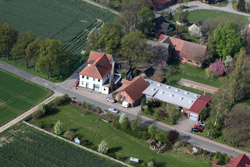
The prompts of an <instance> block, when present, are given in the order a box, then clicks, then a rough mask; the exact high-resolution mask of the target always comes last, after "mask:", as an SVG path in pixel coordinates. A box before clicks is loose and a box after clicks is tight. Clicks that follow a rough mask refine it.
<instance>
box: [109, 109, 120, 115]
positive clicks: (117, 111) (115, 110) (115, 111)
mask: <svg viewBox="0 0 250 167" xmlns="http://www.w3.org/2000/svg"><path fill="white" fill-rule="evenodd" d="M109 111H111V112H113V113H116V114H117V113H119V112H120V111H119V110H117V109H116V108H109Z"/></svg>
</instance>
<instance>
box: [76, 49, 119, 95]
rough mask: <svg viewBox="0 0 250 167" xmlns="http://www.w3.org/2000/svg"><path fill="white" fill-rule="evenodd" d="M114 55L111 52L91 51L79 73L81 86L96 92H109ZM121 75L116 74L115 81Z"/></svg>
mask: <svg viewBox="0 0 250 167" xmlns="http://www.w3.org/2000/svg"><path fill="white" fill-rule="evenodd" d="M112 63H113V57H112V55H110V54H105V53H100V52H95V51H91V52H90V54H89V58H88V60H87V61H86V62H85V63H84V65H83V70H82V71H81V72H80V74H79V86H80V87H83V88H87V89H91V90H94V91H96V92H100V93H104V94H109V77H110V74H111V69H112ZM119 79H120V75H117V74H115V79H114V80H115V82H117V81H119Z"/></svg>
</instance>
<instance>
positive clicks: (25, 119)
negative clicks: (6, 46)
mask: <svg viewBox="0 0 250 167" xmlns="http://www.w3.org/2000/svg"><path fill="white" fill-rule="evenodd" d="M31 119H32V115H29V116H27V117H26V118H24V121H26V122H28V121H30V120H31Z"/></svg>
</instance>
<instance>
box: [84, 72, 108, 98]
mask: <svg viewBox="0 0 250 167" xmlns="http://www.w3.org/2000/svg"><path fill="white" fill-rule="evenodd" d="M109 77H110V73H109V74H108V75H107V76H106V78H104V79H103V80H102V79H98V78H93V77H88V76H83V75H80V78H79V79H80V82H79V86H81V87H85V88H88V89H93V90H94V91H96V92H100V93H103V94H109V87H105V86H103V85H104V83H105V82H106V81H107V80H108V79H109Z"/></svg>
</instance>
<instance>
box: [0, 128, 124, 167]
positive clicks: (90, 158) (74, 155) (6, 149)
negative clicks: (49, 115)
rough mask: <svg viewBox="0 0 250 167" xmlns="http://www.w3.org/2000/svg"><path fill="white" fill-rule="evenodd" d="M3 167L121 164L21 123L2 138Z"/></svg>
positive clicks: (0, 141) (75, 166)
mask: <svg viewBox="0 0 250 167" xmlns="http://www.w3.org/2000/svg"><path fill="white" fill-rule="evenodd" d="M0 162H1V165H0V166H4V167H13V166H26V167H34V166H36V167H51V166H60V167H66V166H72V167H77V166H88V167H106V166H109V167H119V166H120V165H119V164H117V163H115V162H112V161H109V160H106V159H104V158H102V157H99V156H97V155H94V154H92V153H90V152H87V151H85V150H82V149H80V148H77V147H75V146H72V145H70V144H68V143H66V142H63V141H60V140H58V139H55V138H53V137H51V136H48V135H46V134H43V133H41V132H39V131H37V130H35V129H33V128H30V127H28V126H27V125H24V124H20V125H17V126H15V127H14V128H12V129H10V130H9V131H7V132H6V133H4V134H2V135H0Z"/></svg>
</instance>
